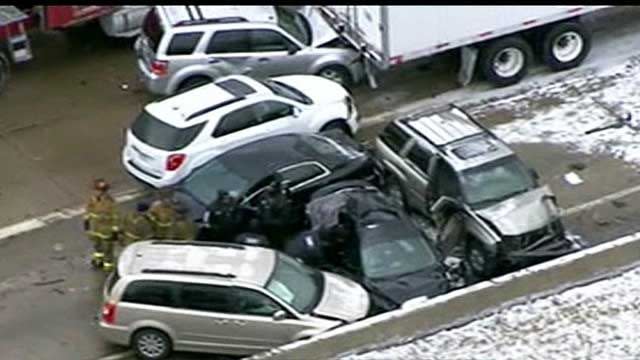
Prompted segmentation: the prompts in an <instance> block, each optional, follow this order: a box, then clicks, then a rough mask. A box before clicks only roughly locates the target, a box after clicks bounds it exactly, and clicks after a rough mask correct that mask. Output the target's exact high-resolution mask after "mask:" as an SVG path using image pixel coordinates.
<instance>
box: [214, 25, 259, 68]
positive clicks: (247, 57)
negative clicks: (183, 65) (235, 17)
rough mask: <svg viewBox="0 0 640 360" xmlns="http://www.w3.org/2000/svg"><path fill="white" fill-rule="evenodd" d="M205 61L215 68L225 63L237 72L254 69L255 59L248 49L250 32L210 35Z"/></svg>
mask: <svg viewBox="0 0 640 360" xmlns="http://www.w3.org/2000/svg"><path fill="white" fill-rule="evenodd" d="M205 54H206V61H207V63H208V64H210V66H212V67H215V66H217V65H219V64H220V62H222V61H225V62H228V63H229V64H231V65H232V66H233V67H234V68H235V69H236V70H237V71H239V72H242V71H244V70H245V69H252V68H254V67H255V61H256V58H255V57H254V56H253V53H252V52H251V49H250V30H248V29H231V30H217V31H215V32H213V33H212V34H211V37H210V38H209V41H208V44H207V47H206V49H205Z"/></svg>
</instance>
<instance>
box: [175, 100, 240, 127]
mask: <svg viewBox="0 0 640 360" xmlns="http://www.w3.org/2000/svg"><path fill="white" fill-rule="evenodd" d="M244 99H245V97H244V96H240V97H236V98H233V99H229V100H227V101H223V102H221V103H218V104H215V105H213V106H209V107H206V108H204V109H202V110H198V111H196V112H194V113H193V114H191V115H189V116H187V118H186V119H185V121H189V120H191V119H193V118H196V117H198V116H200V115H204V114H206V113H208V112H211V111H213V110H216V109H219V108H221V107H223V106H227V105H231V104H233V103H235V102H238V101H241V100H244Z"/></svg>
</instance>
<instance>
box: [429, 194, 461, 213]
mask: <svg viewBox="0 0 640 360" xmlns="http://www.w3.org/2000/svg"><path fill="white" fill-rule="evenodd" d="M450 206H453V207H456V208H458V207H460V203H459V202H458V200H456V199H454V198H452V197H449V196H443V197H441V198H439V199H438V200H437V201H436V202H435V203H434V204H433V206H431V209H430V211H431V212H432V213H437V212H440V211H442V210H444V209H445V208H447V207H450Z"/></svg>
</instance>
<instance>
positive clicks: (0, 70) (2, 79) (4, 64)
mask: <svg viewBox="0 0 640 360" xmlns="http://www.w3.org/2000/svg"><path fill="white" fill-rule="evenodd" d="M9 69H10V63H9V58H7V57H6V56H5V55H4V54H3V53H2V52H0V93H2V91H4V89H5V87H6V86H7V82H8V81H9Z"/></svg>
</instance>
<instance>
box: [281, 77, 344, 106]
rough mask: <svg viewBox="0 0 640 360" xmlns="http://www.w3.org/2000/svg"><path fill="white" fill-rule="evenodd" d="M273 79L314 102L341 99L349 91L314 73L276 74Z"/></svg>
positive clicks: (323, 102)
mask: <svg viewBox="0 0 640 360" xmlns="http://www.w3.org/2000/svg"><path fill="white" fill-rule="evenodd" d="M274 80H277V81H281V82H283V83H285V84H287V85H290V86H292V87H294V88H296V89H298V90H299V91H301V92H303V93H304V94H305V95H307V96H308V97H309V98H311V100H312V101H313V103H314V104H316V105H318V104H330V103H334V102H337V101H343V100H344V99H345V98H346V97H347V96H348V95H349V93H348V92H347V91H346V90H345V88H344V87H342V86H341V85H340V84H338V83H337V82H335V81H332V80H328V79H325V78H322V77H320V76H314V75H287V76H278V77H276V78H274Z"/></svg>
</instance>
